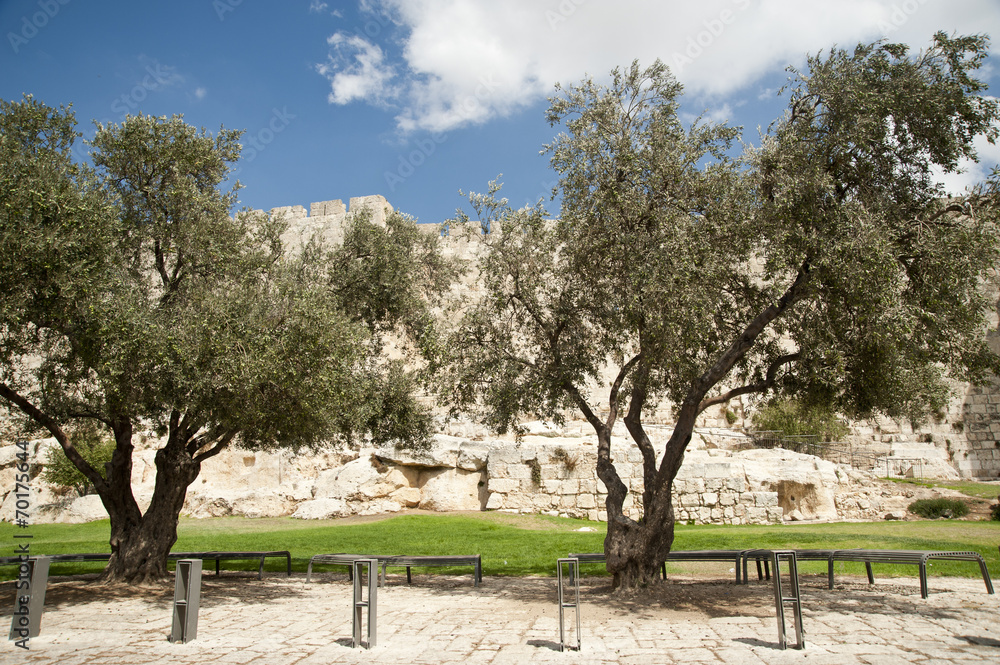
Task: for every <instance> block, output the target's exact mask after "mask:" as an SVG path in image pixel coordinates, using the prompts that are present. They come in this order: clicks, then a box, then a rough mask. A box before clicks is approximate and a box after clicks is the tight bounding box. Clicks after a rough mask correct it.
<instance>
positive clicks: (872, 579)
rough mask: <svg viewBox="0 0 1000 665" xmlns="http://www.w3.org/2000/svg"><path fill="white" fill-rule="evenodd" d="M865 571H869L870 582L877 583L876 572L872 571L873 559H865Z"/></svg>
mask: <svg viewBox="0 0 1000 665" xmlns="http://www.w3.org/2000/svg"><path fill="white" fill-rule="evenodd" d="M865 572H867V573H868V584H875V574H874V573H872V562H871V561H865Z"/></svg>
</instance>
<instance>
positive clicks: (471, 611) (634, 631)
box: [0, 574, 1000, 665]
mask: <svg viewBox="0 0 1000 665" xmlns="http://www.w3.org/2000/svg"><path fill="white" fill-rule="evenodd" d="M607 585H608V580H607V578H585V579H584V581H583V589H582V598H581V604H582V610H581V619H582V626H583V630H582V642H583V645H582V649H581V650H580V651H575V650H568V651H565V652H563V651H560V650H559V621H558V616H559V615H558V607H557V603H556V590H555V581H554V580H553V579H551V578H502V577H486V578H485V580H484V582H483V585H482V586H480V587H479V588H474V587H473V585H472V582H471V580H470V578H469V577H468V576H464V577H457V576H456V577H449V576H443V575H435V574H430V575H418V576H415V577H414V583H413V585H412V586H407V585H406V582H405V577H402V578H401V577H399V576H390V578H389V581H388V584H387V586H385V587H383V588H382V589H380V590H379V592H378V602H377V605H378V620H377V627H378V636H377V644H376V646H375V647H374V648H372V649H371V650H366V649H354V648H352V647H351V586H350V584H349V583H348V582H347V580H346V577H345V576H343V575H336V574H324V575H321V576H319V579H318V580H317V581H314V582H312V583H309V584H307V583H306V582H305V579H304V576H301V575H299V576H293V577H292V578H290V579H289V578H285V577H284V576H280V575H272V576H269V577H266V578H265V579H264V580H263V581H258V580H256V579H255V578H251V577H247V576H245V575H243V576H240V575H231V576H227V575H223V577H222V578H216V577H215V576H214V575H209V574H206V576H205V577H204V581H203V586H202V595H201V610H200V614H199V623H198V634H197V638H196V639H195V640H193V641H191V642H188V643H186V644H173V643H170V642H169V641H168V640H167V636H168V634H169V632H170V623H171V607H172V605H171V603H172V596H173V590H172V587H171V588H167V587H166V586H164V588H162V589H155V590H147V591H145V592H144V593H143V594H141V595H136V594H135V593H134V591H116V590H113V589H111V590H109V589H105V588H100V587H97V588H95V586H94V585H93V583H92V582H90V581H86V580H79V579H68V578H55V579H54V580H53V581H51V582H50V585H49V590H48V595H47V598H46V609H45V614H44V616H43V618H42V631H41V635H39V636H38V637H37V638H34V639H32V640H31V641H30V642H29V644H28V646H29V647H30V649H29V650H24V649H20V648H17V647H15V645H14V643H13V642H8V643H7V644H6V645H3V647H0V663H4V664H6V663H32V664H39V665H41V664H48V663H51V664H53V665H55V664H57V663H58V664H59V665H84V664H86V665H91V664H105V663H107V664H112V663H122V664H129V665H133V664H138V663H162V664H164V665H166V664H170V665H194V664H202V663H232V664H237V665H238V664H242V663H266V664H273V665H293V664H294V665H321V664H322V665H326V664H328V663H379V664H391V663H405V664H406V665H423V664H428V665H431V664H434V665H436V664H439V663H465V664H469V665H479V664H485V663H492V664H494V665H506V664H521V663H529V662H531V663H595V664H597V663H600V664H604V663H622V664H638V663H657V664H661V663H665V664H670V663H684V664H685V665H692V664H693V665H699V664H701V663H706V664H711V663H720V664H721V663H726V664H727V665H737V664H743V663H746V664H752V665H757V664H760V663H769V664H770V663H774V664H776V665H781V664H783V663H809V664H820V665H823V664H830V665H854V664H858V665H896V664H899V665H903V664H904V663H905V664H907V665H950V664H956V665H958V664H966V663H968V664H977V665H978V664H986V663H997V662H1000V612H998V610H1000V600H998V596H995V595H987V594H986V592H985V588H984V585H983V582H982V580H972V579H954V578H932V579H931V595H930V597H929V598H927V599H921V598H920V592H919V588H918V585H917V581H916V579H893V580H880V581H879V583H877V584H876V585H875V586H871V587H869V585H868V584H867V582H866V581H864V580H863V578H849V577H844V578H843V579H841V578H838V585H837V588H835V589H834V590H832V591H831V590H827V589H826V587H825V577H819V576H804V577H803V588H802V606H803V623H804V627H805V631H806V636H805V639H806V647H805V649H804V651H799V650H796V649H792V648H789V649H787V650H781V649H779V648H778V643H777V632H778V631H777V622H776V619H775V608H774V602H773V595H772V592H771V587H770V586H769V585H768V584H766V583H759V582H753V583H751V584H750V585H746V586H742V585H741V586H737V585H735V584H733V583H732V582H722V581H720V580H718V579H714V580H704V579H694V578H685V579H683V580H673V579H672V580H671V582H670V583H668V584H665V585H663V586H662V587H661V588H658V589H657V590H655V591H653V592H650V594H648V595H646V596H640V597H635V598H620V597H618V596H615V595H613V594H611V593H610V589H609V588H608V586H607ZM0 593H2V596H0V599H2V602H3V605H4V606H5V607H12V606H13V587H12V584H11V583H4V584H2V585H0ZM4 611H5V612H6V613H5V614H3V615H2V616H0V620H2V621H4V622H9V621H10V618H11V614H10V609H5V610H4ZM789 614H790V613H789ZM570 617H572V613H571V611H568V612H567V618H570ZM570 623H571V622H570V621H567V624H568V625H569V624H570ZM6 625H8V624H7V623H5V624H4V626H5V627H6ZM788 632H789V637H790V642H794V637H795V634H794V630H792V627H791V625H790V623H789V627H788ZM574 643H575V640H574Z"/></svg>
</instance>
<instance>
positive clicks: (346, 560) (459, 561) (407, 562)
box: [306, 554, 483, 586]
mask: <svg viewBox="0 0 1000 665" xmlns="http://www.w3.org/2000/svg"><path fill="white" fill-rule="evenodd" d="M359 559H376V560H377V561H378V565H379V570H380V571H381V573H380V574H381V577H380V580H379V584H380V585H381V583H382V582H384V581H385V574H386V568H388V567H389V566H399V567H406V583H407V584H410V583H412V581H413V576H412V572H411V569H412V568H413V567H419V566H472V567H473V571H472V576H473V577H472V579H473V583H474V585H475V586H479V583H480V582H482V581H483V563H482V557H481V556H480V555H478V554H475V555H470V556H465V555H454V556H453V555H444V556H402V555H394V554H393V555H369V554H316V555H313V556H312V557H311V558H310V559H309V566H308V567H307V568H306V582H309V581H311V579H312V569H313V565H316V564H319V565H332V566H346V567H347V569H348V570H347V574H348V577H349V578H350V576H351V575H352V571H351V567H352V566H353V565H354V562H355V561H357V560H359Z"/></svg>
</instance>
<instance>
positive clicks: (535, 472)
mask: <svg viewBox="0 0 1000 665" xmlns="http://www.w3.org/2000/svg"><path fill="white" fill-rule="evenodd" d="M524 463H525V465H527V467H528V468H529V469H530V470H531V482H533V483H534V484H535V485H536V486H540V485H541V484H542V465H541V464H540V463H539V462H538V459H537V458H535V457H532V458H531V459H529V460H525V461H524Z"/></svg>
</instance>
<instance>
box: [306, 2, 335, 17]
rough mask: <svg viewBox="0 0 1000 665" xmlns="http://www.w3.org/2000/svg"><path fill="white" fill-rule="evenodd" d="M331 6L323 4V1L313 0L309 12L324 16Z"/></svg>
mask: <svg viewBox="0 0 1000 665" xmlns="http://www.w3.org/2000/svg"><path fill="white" fill-rule="evenodd" d="M329 6H330V5H328V4H326V3H325V2H322V1H321V0H312V2H310V3H309V12H310V13H313V14H322V13H323V12H325V11H326V10H327V7H329Z"/></svg>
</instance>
